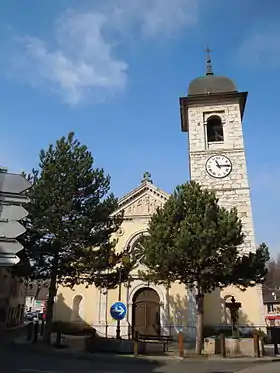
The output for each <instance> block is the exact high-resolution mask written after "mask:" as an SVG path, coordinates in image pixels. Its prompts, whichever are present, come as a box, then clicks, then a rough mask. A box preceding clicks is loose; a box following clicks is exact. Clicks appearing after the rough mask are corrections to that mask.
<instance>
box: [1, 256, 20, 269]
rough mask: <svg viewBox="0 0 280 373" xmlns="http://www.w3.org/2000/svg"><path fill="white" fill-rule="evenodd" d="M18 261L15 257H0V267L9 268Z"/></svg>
mask: <svg viewBox="0 0 280 373" xmlns="http://www.w3.org/2000/svg"><path fill="white" fill-rule="evenodd" d="M19 261H20V259H19V257H18V256H16V255H6V256H0V267H11V266H14V265H16V264H18V263H19Z"/></svg>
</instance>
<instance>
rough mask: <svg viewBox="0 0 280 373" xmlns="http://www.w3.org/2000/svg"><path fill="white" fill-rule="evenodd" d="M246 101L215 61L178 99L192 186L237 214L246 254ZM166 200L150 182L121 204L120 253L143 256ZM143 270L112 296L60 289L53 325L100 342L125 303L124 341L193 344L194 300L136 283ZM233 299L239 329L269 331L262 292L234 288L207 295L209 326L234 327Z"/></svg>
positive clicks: (251, 243)
mask: <svg viewBox="0 0 280 373" xmlns="http://www.w3.org/2000/svg"><path fill="white" fill-rule="evenodd" d="M246 97H247V93H246V92H245V93H244V92H238V91H237V89H236V87H235V85H234V83H233V82H232V81H231V80H230V79H228V78H225V77H219V76H215V75H214V74H213V73H212V67H211V61H210V58H209V59H208V63H207V73H206V75H205V76H203V77H201V78H197V79H195V80H194V81H192V82H191V84H190V85H189V90H188V95H187V97H182V98H180V107H181V126H182V130H183V131H187V132H188V136H189V160H190V178H191V179H192V180H196V181H198V182H199V183H200V184H202V185H203V186H204V187H207V188H209V189H213V190H215V192H216V193H217V196H218V197H219V201H220V203H221V204H222V205H223V206H225V207H228V208H230V207H233V206H235V207H236V208H237V209H238V212H239V215H240V218H241V219H242V222H243V227H244V232H245V234H246V239H245V242H244V245H243V247H241V248H240V249H241V250H243V251H244V252H248V251H251V250H255V238H254V230H253V220H252V211H251V200H250V189H249V183H248V177H247V170H246V157H245V150H244V142H243V131H242V117H243V113H244V110H245V103H246ZM174 187H175V185H174ZM167 199H168V194H167V193H165V192H164V191H163V190H161V189H160V188H158V187H157V186H155V185H154V184H153V183H152V180H151V179H150V175H148V174H145V177H144V178H143V180H142V182H141V183H140V185H139V186H138V187H136V188H135V189H134V190H132V191H131V192H129V193H128V194H126V195H125V196H124V197H122V198H121V199H120V200H119V209H118V211H120V210H122V211H123V212H124V221H123V223H122V226H121V227H120V229H119V231H118V232H117V238H118V243H117V251H121V250H137V244H138V240H139V238H140V237H141V235H142V234H146V232H147V226H148V222H149V219H150V217H151V215H152V214H153V213H154V212H155V210H156V208H157V207H160V206H162V205H163V204H164V203H165V201H166V200H167ZM118 211H117V212H118ZM139 269H141V264H139V267H138V268H136V269H135V270H133V271H132V273H131V276H130V277H131V278H130V280H129V281H128V282H127V283H125V284H122V285H121V286H120V287H118V288H116V289H113V290H107V289H106V288H104V289H97V288H96V287H95V286H90V287H88V288H86V287H85V286H77V287H76V288H75V289H73V290H72V289H69V288H64V287H60V288H59V289H58V293H57V299H56V304H55V313H54V317H55V319H56V320H63V321H71V322H84V323H86V324H88V325H91V326H92V327H94V328H96V330H97V332H98V333H99V334H100V335H101V336H115V335H116V321H114V320H113V319H112V318H111V316H110V307H111V305H112V304H113V303H115V302H116V301H118V300H121V301H122V302H124V303H125V304H126V306H127V314H126V317H125V319H124V320H122V321H121V323H120V329H121V336H122V337H123V338H129V337H131V336H132V335H133V332H134V331H135V330H138V331H139V332H140V333H141V334H146V335H176V334H177V333H178V332H179V331H182V332H183V333H184V334H185V335H186V336H187V337H188V338H189V339H193V338H194V336H195V332H196V330H195V329H196V308H195V300H194V295H193V293H192V292H191V291H189V290H188V289H186V288H185V286H184V285H183V284H179V283H172V284H171V285H170V286H169V287H165V286H163V285H155V284H152V283H147V282H144V281H142V280H141V279H139V277H138V270H139ZM232 296H234V298H235V299H236V301H238V302H240V303H241V309H240V311H239V324H240V325H241V326H246V327H251V326H256V327H261V328H262V327H265V320H264V311H263V300H262V289H261V286H256V287H253V288H249V289H247V290H246V291H244V292H242V291H240V290H239V289H237V288H235V287H228V288H226V289H224V290H216V291H214V292H213V293H211V294H208V295H207V296H206V297H205V314H204V324H205V325H208V326H212V327H216V328H220V327H223V326H224V325H226V324H227V325H229V323H230V319H229V315H228V312H227V310H226V308H225V303H226V302H227V301H228V300H229V298H231V297H232Z"/></svg>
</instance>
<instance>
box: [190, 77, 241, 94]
mask: <svg viewBox="0 0 280 373" xmlns="http://www.w3.org/2000/svg"><path fill="white" fill-rule="evenodd" d="M236 91H237V89H236V86H235V84H234V82H233V81H232V80H231V79H229V78H227V77H225V76H216V75H214V74H206V75H204V76H201V77H199V78H196V79H194V80H193V81H191V83H190V85H189V89H188V95H190V96H193V95H203V94H207V93H209V92H211V93H222V92H236Z"/></svg>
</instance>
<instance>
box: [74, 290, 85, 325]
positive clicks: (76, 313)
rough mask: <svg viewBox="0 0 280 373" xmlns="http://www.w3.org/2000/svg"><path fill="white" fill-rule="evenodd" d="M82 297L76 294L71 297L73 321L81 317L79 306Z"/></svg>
mask: <svg viewBox="0 0 280 373" xmlns="http://www.w3.org/2000/svg"><path fill="white" fill-rule="evenodd" d="M82 300H83V297H82V296H81V295H76V296H75V297H74V299H73V307H72V319H73V321H77V320H80V319H81V315H80V306H81V302H82Z"/></svg>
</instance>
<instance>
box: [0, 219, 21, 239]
mask: <svg viewBox="0 0 280 373" xmlns="http://www.w3.org/2000/svg"><path fill="white" fill-rule="evenodd" d="M24 232H26V229H25V228H24V226H23V225H21V224H20V223H19V222H18V221H8V222H2V221H0V237H4V238H15V237H18V236H20V235H21V234H23V233H24Z"/></svg>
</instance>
